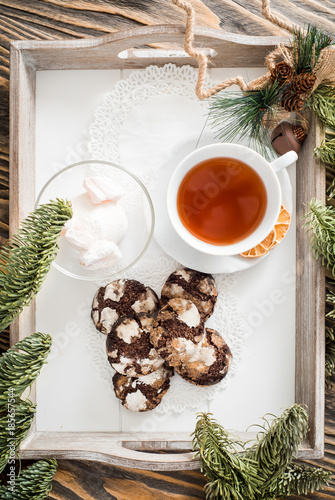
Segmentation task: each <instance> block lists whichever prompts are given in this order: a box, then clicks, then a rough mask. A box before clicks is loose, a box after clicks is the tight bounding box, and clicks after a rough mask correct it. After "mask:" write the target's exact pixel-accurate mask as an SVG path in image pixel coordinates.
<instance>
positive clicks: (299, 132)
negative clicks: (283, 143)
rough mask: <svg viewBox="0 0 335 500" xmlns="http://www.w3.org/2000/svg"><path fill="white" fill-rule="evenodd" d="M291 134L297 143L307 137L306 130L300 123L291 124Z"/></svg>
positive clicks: (300, 142)
mask: <svg viewBox="0 0 335 500" xmlns="http://www.w3.org/2000/svg"><path fill="white" fill-rule="evenodd" d="M292 130H293V135H294V137H295V138H296V140H297V141H298V142H299V144H302V143H303V142H304V140H305V139H306V137H307V134H306V132H305V131H304V129H303V128H302V126H301V125H292Z"/></svg>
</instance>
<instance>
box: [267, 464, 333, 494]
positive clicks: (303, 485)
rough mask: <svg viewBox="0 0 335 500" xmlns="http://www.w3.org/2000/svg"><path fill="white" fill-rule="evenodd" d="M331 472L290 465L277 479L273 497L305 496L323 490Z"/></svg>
mask: <svg viewBox="0 0 335 500" xmlns="http://www.w3.org/2000/svg"><path fill="white" fill-rule="evenodd" d="M331 475H332V474H331V472H329V471H325V470H324V469H320V468H317V469H316V468H313V467H308V466H306V465H295V464H290V465H289V466H288V467H287V469H286V470H285V472H284V474H283V475H282V476H281V477H280V478H279V480H278V482H277V485H276V489H275V495H276V496H283V495H285V496H286V495H287V496H289V495H307V494H308V493H309V492H310V493H313V492H314V491H318V490H323V489H324V488H325V486H327V485H328V483H329V481H330V479H331Z"/></svg>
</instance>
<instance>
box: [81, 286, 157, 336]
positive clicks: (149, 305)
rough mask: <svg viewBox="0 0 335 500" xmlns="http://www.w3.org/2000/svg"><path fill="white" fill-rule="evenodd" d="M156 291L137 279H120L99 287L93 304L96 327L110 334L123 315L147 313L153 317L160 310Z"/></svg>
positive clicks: (132, 315)
mask: <svg viewBox="0 0 335 500" xmlns="http://www.w3.org/2000/svg"><path fill="white" fill-rule="evenodd" d="M158 302H159V301H158V297H157V295H156V293H155V292H154V291H153V290H152V289H151V288H149V287H148V286H144V285H143V284H142V283H140V282H139V281H136V280H126V279H119V280H116V281H112V282H111V283H109V284H108V285H106V286H103V287H101V288H99V290H98V291H97V292H96V294H95V296H94V299H93V304H92V313H91V316H92V320H93V323H94V325H95V327H96V328H97V329H98V330H99V331H100V332H101V333H104V334H108V333H109V332H110V331H111V329H112V327H113V325H114V324H115V323H116V321H117V320H118V319H119V318H120V317H121V316H131V317H136V316H138V314H140V313H147V314H149V315H151V316H153V317H155V316H156V314H157V312H158Z"/></svg>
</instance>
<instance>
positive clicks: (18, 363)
mask: <svg viewBox="0 0 335 500" xmlns="http://www.w3.org/2000/svg"><path fill="white" fill-rule="evenodd" d="M51 343H52V339H51V337H50V335H45V334H44V333H39V332H38V333H33V334H32V335H30V336H29V337H25V338H24V339H22V340H20V341H19V342H18V343H17V344H16V345H15V346H14V347H11V348H10V349H8V351H7V352H6V353H4V354H3V355H2V357H1V358H0V404H4V403H7V401H8V398H9V397H10V398H17V397H20V396H21V395H22V394H23V392H24V391H25V390H26V389H27V387H30V386H31V384H32V383H33V382H34V380H35V379H36V377H37V376H38V374H39V373H40V371H41V368H42V366H43V364H44V363H45V361H46V358H47V357H48V355H49V352H50V348H51Z"/></svg>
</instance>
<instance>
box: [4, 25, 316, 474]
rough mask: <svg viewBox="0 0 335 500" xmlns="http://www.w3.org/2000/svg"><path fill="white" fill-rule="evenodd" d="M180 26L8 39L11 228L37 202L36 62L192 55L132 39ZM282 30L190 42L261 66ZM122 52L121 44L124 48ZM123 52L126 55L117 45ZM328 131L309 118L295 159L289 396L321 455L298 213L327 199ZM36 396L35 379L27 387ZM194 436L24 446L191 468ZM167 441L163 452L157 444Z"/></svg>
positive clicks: (26, 328)
mask: <svg viewBox="0 0 335 500" xmlns="http://www.w3.org/2000/svg"><path fill="white" fill-rule="evenodd" d="M183 39H184V28H183V27H181V26H174V25H167V26H152V27H145V28H138V29H132V30H125V31H121V32H118V33H115V34H112V35H107V36H103V37H101V38H94V39H84V40H79V41H60V42H58V41H56V42H44V41H43V42H39V41H38V42H36V41H26V42H25V41H23V42H21V41H20V42H13V43H12V45H11V87H10V103H11V107H10V113H11V115H10V120H11V129H10V134H11V135H10V194H11V198H10V228H11V232H13V231H14V230H15V228H17V227H18V225H19V222H20V220H21V219H22V218H24V217H25V216H26V215H27V214H28V212H30V211H31V210H32V209H33V207H34V202H35V193H34V189H33V186H34V171H35V104H36V102H35V84H36V71H40V70H62V69H133V68H144V67H146V66H148V65H150V64H156V65H160V66H161V65H164V64H166V63H168V62H173V63H175V64H177V65H183V64H193V65H194V61H192V59H190V58H189V57H186V56H185V55H184V54H183V53H182V52H180V50H179V51H178V50H177V51H176V50H174V52H171V51H165V50H159V52H157V51H155V50H153V49H151V48H149V49H141V50H140V51H137V50H136V49H135V50H133V49H134V48H136V47H143V46H145V45H148V44H150V45H151V47H152V46H155V45H157V44H169V45H170V44H173V46H176V44H177V46H178V47H182V45H183ZM285 41H286V42H287V39H286V38H282V37H281V38H278V37H248V36H240V35H233V34H227V33H224V32H222V31H218V30H213V29H204V28H197V29H196V43H197V45H198V46H202V47H204V48H206V49H207V50H209V49H212V51H213V50H214V51H215V53H216V56H215V57H214V62H215V64H216V67H264V58H265V56H266V55H267V53H268V52H269V51H271V50H273V48H274V47H275V46H276V45H277V44H278V43H280V42H285ZM124 51H126V52H124ZM121 52H123V54H122V56H123V57H119V54H120V53H121ZM323 135H324V132H323V129H322V128H321V126H320V124H319V122H317V121H316V120H314V119H312V120H311V127H310V132H309V135H308V138H307V139H306V141H305V143H304V146H303V148H302V151H301V153H300V155H299V160H298V162H297V179H296V182H297V189H296V202H297V221H298V223H297V227H296V252H297V253H296V272H297V274H296V365H295V366H296V374H295V381H296V382H295V401H296V402H297V403H299V404H303V405H306V407H307V408H308V412H309V426H310V430H309V433H308V436H307V439H306V441H305V442H304V443H303V445H302V447H301V449H300V451H299V457H300V458H308V459H310V458H321V457H322V456H323V452H324V357H325V341H324V338H325V336H324V328H325V326H324V314H325V310H324V304H325V296H324V293H325V292H324V290H325V287H324V284H325V273H324V268H323V267H322V266H321V264H320V262H318V261H315V260H314V259H313V258H312V256H311V253H310V250H309V247H308V242H307V238H306V236H305V235H304V230H303V228H302V223H301V222H300V221H301V217H302V215H303V214H304V213H305V211H306V204H307V203H308V202H309V201H310V200H311V198H313V197H316V198H318V199H320V200H322V201H323V200H324V198H325V172H324V168H323V166H322V165H321V163H320V162H319V160H316V159H315V158H314V157H313V149H314V147H315V144H319V143H320V142H321V140H322V138H323ZM34 331H35V305H34V303H33V304H32V305H31V306H30V307H29V308H26V309H25V310H24V312H23V313H22V314H21V315H20V317H19V318H18V319H17V321H16V322H15V324H13V325H12V329H11V342H12V344H14V343H16V342H17V341H18V340H20V339H21V338H23V337H24V336H25V335H29V334H30V333H32V332H34ZM284 369H285V368H284ZM32 397H35V388H33V391H32ZM190 449H191V447H190V438H189V435H188V434H185V433H184V434H182V433H173V434H172V433H169V434H166V433H164V434H159V433H149V434H145V435H144V434H142V433H141V434H139V433H107V432H104V433H88V432H84V433H82V432H80V433H79V432H77V433H75V432H73V433H72V432H62V433H58V432H38V431H37V430H36V428H34V427H33V428H32V430H31V432H30V434H29V436H28V438H27V439H26V440H25V441H24V442H23V444H22V445H21V448H20V455H21V457H22V458H40V457H51V456H53V457H56V458H67V459H71V458H73V459H74V458H77V459H89V460H97V461H104V462H107V463H111V464H116V465H122V466H127V467H132V468H140V469H154V470H180V469H197V468H199V463H198V462H197V461H195V460H193V453H192V452H190ZM161 450H164V454H160V453H159V451H161Z"/></svg>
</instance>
